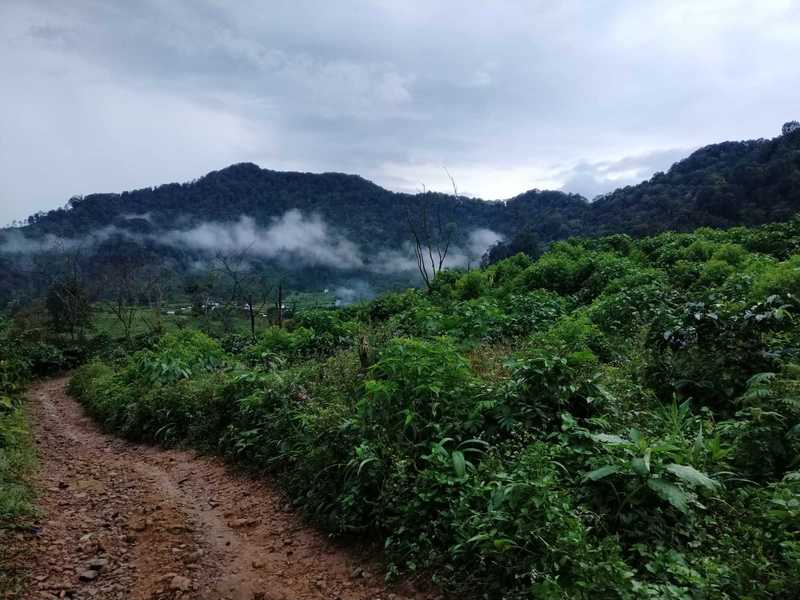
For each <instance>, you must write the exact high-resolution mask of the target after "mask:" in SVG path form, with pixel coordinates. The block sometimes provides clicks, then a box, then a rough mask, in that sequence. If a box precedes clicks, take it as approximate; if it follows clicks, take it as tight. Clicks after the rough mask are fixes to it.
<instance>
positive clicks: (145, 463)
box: [19, 378, 438, 600]
mask: <svg viewBox="0 0 800 600" xmlns="http://www.w3.org/2000/svg"><path fill="white" fill-rule="evenodd" d="M66 383H67V379H66V378H60V379H55V380H51V381H48V382H45V383H42V384H39V385H37V386H36V387H34V388H33V389H32V390H31V392H30V393H29V399H30V416H31V421H32V426H33V429H34V434H35V438H36V443H37V448H38V456H39V472H38V475H37V481H36V484H37V487H38V490H39V501H38V505H39V507H40V509H41V511H42V513H41V518H40V522H39V524H38V525H39V527H40V529H39V530H38V531H37V530H34V534H32V535H30V536H26V538H25V539H24V540H23V541H20V542H19V543H20V544H23V545H25V546H26V548H25V550H27V552H25V555H27V556H28V557H29V558H28V560H27V561H26V564H25V570H26V571H27V572H28V577H29V588H28V594H27V597H28V598H36V599H45V598H48V599H52V598H58V597H62V598H63V597H68V598H101V599H105V598H108V599H112V598H113V599H115V598H130V599H133V600H151V599H162V598H202V599H214V600H216V599H223V598H228V599H231V600H259V599H262V600H279V599H280V600H307V599H308V600H310V599H315V600H316V599H341V600H366V599H379V598H380V599H382V600H401V599H410V598H415V599H433V598H438V596H437V595H436V594H435V593H425V592H420V591H418V590H414V589H413V588H412V587H411V586H400V587H397V588H389V587H387V586H386V585H385V584H384V583H383V576H382V573H381V570H380V566H379V565H378V564H375V563H373V562H371V561H370V560H369V559H366V558H365V557H364V556H363V553H362V555H360V556H359V555H357V554H355V553H352V552H349V551H348V550H346V549H344V548H342V547H341V546H337V545H336V544H334V543H332V542H331V541H330V540H329V539H328V538H327V537H326V536H325V535H324V534H322V533H320V532H319V531H316V530H314V529H313V528H310V527H309V526H308V525H307V524H305V523H303V522H302V520H301V519H300V518H299V517H298V516H297V515H295V514H293V513H292V512H291V511H290V510H288V507H287V505H286V501H285V499H284V498H283V497H282V496H281V494H280V493H279V492H278V491H277V490H276V489H275V488H274V486H273V485H272V484H271V483H270V482H269V481H263V480H262V481H256V480H254V479H252V478H248V477H246V476H242V475H238V474H236V473H232V472H231V470H230V469H228V468H226V466H225V465H224V464H223V463H222V462H221V461H219V460H216V459H213V458H208V457H203V456H199V455H197V454H195V453H192V452H186V451H178V450H160V449H157V448H153V447H146V446H138V445H132V444H129V443H127V442H125V441H122V440H120V439H117V438H114V437H112V436H108V435H106V434H104V433H102V432H101V431H100V430H99V429H98V428H97V426H96V425H95V424H94V423H93V422H92V421H91V420H90V419H89V418H88V417H86V416H85V415H84V414H83V411H82V409H81V407H80V406H79V405H78V404H77V403H76V402H75V401H74V400H73V399H72V398H70V397H69V396H68V395H67V394H66V392H65V389H64V388H65V385H66Z"/></svg>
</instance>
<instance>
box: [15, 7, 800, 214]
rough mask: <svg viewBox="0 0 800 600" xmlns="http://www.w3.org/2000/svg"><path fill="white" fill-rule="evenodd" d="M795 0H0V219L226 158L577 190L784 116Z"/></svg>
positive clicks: (614, 182) (793, 50)
mask: <svg viewBox="0 0 800 600" xmlns="http://www.w3.org/2000/svg"><path fill="white" fill-rule="evenodd" d="M799 59H800V2H797V1H795V2H791V1H787V2H784V1H781V0H759V1H755V0H754V1H752V2H737V1H734V0H727V1H714V0H703V1H698V0H688V1H685V2H684V1H679V0H670V1H669V2H666V1H665V2H642V1H641V0H632V1H610V0H608V1H604V0H591V1H590V0H586V1H577V0H576V1H569V0H563V1H560V2H551V1H549V0H547V1H542V2H536V1H533V0H530V1H520V2H514V1H504V2H503V1H495V2H478V1H475V2H468V1H466V0H452V1H439V2H437V1H436V0H424V1H411V0H372V1H366V0H365V1H348V0H342V1H341V2H325V1H323V0H318V1H314V2H311V1H303V0H290V1H285V2H279V1H272V2H270V1H267V0H253V1H246V0H236V1H227V0H187V1H180V0H161V1H158V0H147V1H145V0H137V1H129V0H118V1H113V0H96V1H81V0H69V1H68V2H65V1H63V0H54V1H52V2H51V1H46V0H41V1H37V0H24V1H23V0H19V1H17V0H0V77H1V78H2V79H0V81H1V82H2V84H1V85H0V99H1V102H2V105H0V106H1V107H2V110H0V224H2V223H8V222H10V221H11V220H12V219H15V218H22V217H25V216H27V215H28V214H30V213H32V212H35V211H37V210H42V209H49V208H54V207H56V206H59V205H62V204H64V203H65V202H66V200H67V199H68V198H69V197H70V196H72V195H76V194H88V193H91V192H98V191H122V190H124V189H132V188H136V187H143V186H149V185H156V184H159V183H166V182H171V181H186V180H190V179H195V178H197V177H199V176H201V175H203V174H205V173H206V172H208V171H210V170H215V169H219V168H222V167H225V166H227V165H228V164H231V163H234V162H243V161H251V162H255V163H257V164H259V165H260V166H262V167H265V168H271V169H291V170H304V171H344V172H349V173H358V174H361V175H363V176H364V177H367V178H368V179H371V180H373V181H375V182H377V183H379V184H381V185H384V186H385V187H388V188H390V189H394V190H409V191H413V190H415V189H418V188H419V187H420V186H421V185H422V184H425V185H426V186H427V187H428V188H429V189H445V187H446V186H445V184H446V179H445V175H444V172H443V168H442V167H443V166H447V168H448V169H449V170H450V172H451V173H452V174H453V175H454V177H455V178H456V180H457V181H458V183H459V186H460V188H461V191H462V192H464V193H467V194H470V195H477V196H481V197H484V198H506V197H510V196H513V195H515V194H518V193H520V192H522V191H525V190H527V189H530V188H534V187H538V188H542V189H544V188H552V189H559V188H560V189H565V190H567V191H574V192H578V193H582V194H584V195H586V196H588V197H593V196H594V195H595V194H598V193H602V192H605V191H608V190H610V189H613V188H615V187H617V186H619V185H625V184H628V183H634V182H638V181H640V180H641V179H645V178H647V177H649V176H650V175H651V174H652V173H653V172H655V171H657V170H663V169H666V168H667V167H668V166H669V165H670V164H671V163H672V162H674V161H675V160H676V159H678V158H680V157H682V156H684V155H685V154H687V153H688V152H689V151H690V150H692V149H694V148H696V147H698V146H701V145H704V144H707V143H712V142H717V141H722V140H726V139H747V138H756V137H774V136H775V135H777V133H778V132H779V130H780V126H781V124H782V123H783V122H784V121H787V120H790V119H793V118H800V60H799Z"/></svg>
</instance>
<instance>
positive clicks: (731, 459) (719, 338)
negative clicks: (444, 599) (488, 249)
mask: <svg viewBox="0 0 800 600" xmlns="http://www.w3.org/2000/svg"><path fill="white" fill-rule="evenodd" d="M798 309H800V220H799V219H795V220H793V221H791V222H789V223H786V224H780V225H769V226H764V227H761V228H759V229H745V228H735V229H729V230H726V231H719V230H711V229H701V230H698V231H696V232H694V233H691V234H677V233H665V234H661V235H658V236H655V237H650V238H643V239H640V240H634V239H631V238H629V237H627V236H623V235H616V236H611V237H606V238H601V239H572V240H568V241H564V242H557V243H554V244H552V245H551V246H550V248H549V249H548V251H547V252H546V253H545V254H543V255H542V256H541V257H540V258H538V259H537V260H535V261H534V260H532V259H530V258H528V257H526V256H525V255H522V254H520V255H516V256H512V257H510V258H507V259H505V260H502V261H500V262H497V263H495V264H493V265H491V266H488V267H487V268H485V269H482V270H473V271H469V272H453V271H443V272H441V273H439V274H438V275H437V277H436V278H435V279H434V280H433V281H432V282H431V285H430V286H429V289H427V290H425V291H421V290H408V291H405V292H401V293H395V294H390V295H387V296H383V297H381V298H378V299H377V300H375V301H372V302H370V303H365V304H361V305H356V306H352V307H348V308H346V309H341V310H315V311H306V312H299V313H298V314H297V315H295V316H294V318H293V319H291V320H290V321H287V323H286V327H285V328H278V327H270V328H267V329H265V330H263V331H262V332H260V334H259V336H258V337H257V339H256V341H255V342H254V341H252V339H251V337H250V336H246V335H228V336H226V337H224V338H219V339H215V338H213V337H211V336H209V335H207V334H206V333H203V332H201V331H199V330H196V329H193V328H183V329H181V330H176V331H172V332H169V333H167V334H166V335H164V336H162V337H160V338H158V339H153V340H152V343H151V344H149V345H148V346H147V347H146V348H144V349H141V350H139V351H138V352H135V353H133V354H128V353H120V352H117V353H107V355H106V356H105V358H103V359H102V360H94V361H92V362H91V363H90V364H88V365H86V366H84V367H82V368H81V369H79V370H78V372H77V374H76V375H75V377H74V378H73V380H72V384H71V391H72V393H74V394H75V395H76V396H77V397H78V398H79V399H80V400H81V401H82V402H83V403H84V405H85V406H86V408H87V409H88V410H89V411H90V413H91V414H92V415H93V416H94V417H95V418H96V419H98V420H99V421H100V422H101V423H103V424H104V425H105V427H107V428H108V429H109V430H112V431H115V432H118V433H120V434H122V435H124V436H126V437H128V438H130V439H133V440H142V441H148V442H156V443H160V444H164V445H191V446H194V447H197V448H200V449H202V450H205V451H208V452H213V453H219V454H221V455H223V456H225V457H227V458H229V459H230V460H232V461H235V462H237V463H239V464H241V465H244V466H246V467H249V468H251V469H253V470H254V471H256V472H268V473H272V474H274V475H275V476H277V477H278V479H279V481H281V482H282V484H283V486H284V488H285V490H286V492H287V494H288V495H289V496H290V498H291V499H292V502H293V504H294V506H295V507H296V508H297V509H298V510H300V511H302V512H303V513H304V514H305V515H307V516H308V517H309V518H310V519H312V520H314V521H315V522H317V523H318V524H319V525H320V526H322V527H324V528H325V529H327V530H328V531H330V532H332V533H334V534H337V535H343V536H347V535H367V536H373V537H375V538H379V539H382V540H383V541H384V545H385V549H386V558H387V560H388V561H389V574H390V576H392V575H400V574H404V575H407V574H414V573H421V574H425V575H431V576H433V577H434V578H435V579H436V581H437V582H438V583H439V584H440V585H442V586H443V587H444V588H445V589H448V590H451V591H453V592H457V593H458V594H460V595H461V596H462V597H464V596H474V597H484V598H500V597H503V598H530V597H536V598H553V599H555V598H620V597H621V598H637V599H638V598H659V599H662V598H676V599H677V598H681V599H683V598H686V599H689V598H691V599H697V598H794V597H796V590H797V589H798V586H800V356H798V352H799V351H800V350H799V348H800V328H798V324H797V321H796V319H797V314H798Z"/></svg>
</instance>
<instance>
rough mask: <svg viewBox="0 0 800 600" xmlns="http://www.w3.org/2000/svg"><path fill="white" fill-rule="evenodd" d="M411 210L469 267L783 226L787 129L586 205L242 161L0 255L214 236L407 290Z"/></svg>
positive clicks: (174, 247)
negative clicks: (534, 252)
mask: <svg viewBox="0 0 800 600" xmlns="http://www.w3.org/2000/svg"><path fill="white" fill-rule="evenodd" d="M424 207H429V208H428V210H430V211H431V213H432V214H436V215H437V216H439V215H441V218H442V219H443V220H444V221H445V222H448V223H453V225H454V227H455V229H454V231H455V234H454V245H455V246H456V250H454V251H453V253H452V254H451V257H452V260H453V263H452V266H466V265H467V264H469V263H473V264H474V262H476V261H477V260H478V259H479V258H480V255H481V254H482V253H483V252H484V251H485V250H486V248H487V247H488V245H490V244H492V243H494V242H496V241H497V240H499V239H506V240H513V238H514V236H516V235H517V234H519V233H520V232H521V231H523V230H525V233H526V235H529V234H530V233H531V232H532V233H534V234H535V235H536V237H537V238H538V239H539V240H540V241H542V242H545V243H546V242H549V241H552V240H557V239H564V238H567V237H570V236H574V235H605V234H611V233H628V234H631V235H634V236H640V235H649V234H653V233H657V232H660V231H664V230H677V231H688V230H691V229H693V228H696V227H699V226H712V227H729V226H733V225H759V224H763V223H766V222H772V221H780V220H786V219H787V218H789V217H790V216H791V215H792V214H794V213H795V212H797V211H798V210H800V131H794V132H790V133H787V134H786V135H782V136H779V137H777V138H774V139H771V140H751V141H743V142H723V143H720V144H714V145H710V146H706V147H704V148H701V149H700V150H697V151H696V152H694V153H693V154H692V155H691V156H689V157H688V158H686V159H684V160H682V161H680V162H678V163H676V164H675V165H673V166H672V167H671V168H670V169H669V171H668V172H666V173H657V174H656V175H654V176H653V177H652V178H651V179H650V180H648V181H645V182H642V183H640V184H639V185H636V186H628V187H625V188H621V189H618V190H616V191H614V192H612V193H610V194H607V195H605V196H602V197H600V198H598V199H596V200H595V201H594V202H592V203H590V202H588V201H587V200H586V199H585V198H583V197H582V196H579V195H576V194H566V193H563V192H558V191H539V190H531V191H528V192H525V193H523V194H520V195H519V196H516V197H514V198H511V199H509V200H505V201H500V202H489V201H483V200H480V199H471V198H464V197H461V198H458V199H456V198H454V197H453V196H449V195H446V194H437V193H426V194H416V195H414V194H403V193H395V192H391V191H388V190H386V189H384V188H382V187H380V186H378V185H375V184H374V183H371V182H369V181H367V180H365V179H363V178H361V177H359V176H356V175H345V174H341V173H324V174H311V173H296V172H278V171H270V170H267V169H261V168H259V167H258V166H256V165H253V164H248V163H243V164H237V165H232V166H230V167H228V168H225V169H222V170H220V171H214V172H212V173H209V174H208V175H206V176H204V177H201V178H200V179H198V180H195V181H192V182H188V183H184V184H177V183H172V184H167V185H162V186H158V187H155V188H145V189H140V190H135V191H130V192H123V193H121V194H92V195H89V196H85V197H83V198H73V199H72V200H70V202H69V204H68V206H67V207H66V208H60V209H56V210H52V211H49V212H47V213H39V214H37V215H34V216H32V217H31V218H30V220H29V224H28V225H27V226H26V227H24V228H21V229H17V230H6V231H4V232H0V252H3V251H4V252H5V254H6V255H8V254H14V253H16V254H18V255H19V254H25V253H28V254H29V253H32V252H35V251H37V250H46V249H48V248H51V247H52V246H53V245H55V244H56V243H57V242H65V243H66V244H67V245H69V244H74V243H77V242H76V241H77V240H83V239H85V238H87V237H89V236H92V237H93V240H94V242H93V247H94V249H95V254H96V255H98V256H112V255H119V254H129V253H132V252H141V251H142V249H143V248H144V249H145V250H146V251H147V252H149V253H151V254H153V255H154V256H156V257H161V258H164V259H168V260H169V261H171V264H173V265H174V267H175V270H176V271H177V272H186V271H188V270H190V268H191V265H197V264H198V261H199V260H202V259H204V258H208V257H209V256H210V255H213V252H214V250H216V249H217V248H218V246H219V243H220V239H222V240H227V243H228V246H230V247H241V246H242V245H256V246H258V247H260V248H261V250H260V253H257V254H258V258H260V259H262V260H263V261H265V262H266V263H269V264H271V265H272V267H273V268H275V269H277V270H279V271H284V272H291V273H293V275H294V276H295V277H296V278H298V279H297V282H298V283H299V284H300V285H301V286H306V287H308V286H311V287H314V286H317V287H318V286H322V285H327V284H329V283H330V282H332V281H337V280H346V279H352V278H354V277H358V278H365V279H368V280H369V281H371V282H372V281H376V280H382V281H386V280H387V278H388V279H392V278H395V279H396V278H397V277H398V276H401V275H402V277H401V279H403V281H406V282H407V281H409V278H410V277H413V271H414V261H413V254H412V253H411V250H410V248H409V247H408V245H407V244H408V243H409V240H410V236H409V215H419V214H420V213H421V212H422V211H424V210H425V208H424ZM293 211H294V212H293ZM242 217H247V220H245V221H243V220H242ZM220 224H224V225H225V227H227V228H223V229H220V228H219V225H220ZM309 236H310V237H311V238H312V239H311V242H310V246H309V245H308V244H307V238H308V237H309ZM264 240H266V241H264ZM316 242H320V243H319V244H317V243H316ZM404 245H405V246H404ZM6 270H7V271H8V273H11V272H12V270H9V269H6ZM2 279H3V280H4V281H0V287H2V286H6V287H7V286H8V285H9V282H11V281H12V280H13V279H14V278H13V277H12V276H11V275H8V276H3V277H2Z"/></svg>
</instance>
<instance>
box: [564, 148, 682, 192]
mask: <svg viewBox="0 0 800 600" xmlns="http://www.w3.org/2000/svg"><path fill="white" fill-rule="evenodd" d="M690 152H691V150H690V149H684V148H681V149H673V150H660V151H657V152H648V153H647V154H643V155H639V156H627V157H625V158H622V159H620V160H614V161H598V162H594V163H589V162H580V163H578V164H577V165H575V166H574V167H572V168H571V169H567V170H565V171H563V172H562V173H559V174H558V176H557V177H558V178H560V179H563V180H564V183H563V185H562V186H561V189H562V190H563V191H565V192H572V193H577V194H581V195H582V196H584V197H586V198H588V199H589V200H592V199H594V198H595V197H596V196H599V195H602V194H605V193H608V192H610V191H613V190H615V189H617V188H621V187H625V186H627V185H635V184H637V183H640V182H641V181H643V180H645V179H648V178H649V177H650V176H651V175H653V173H656V172H658V171H666V170H668V169H669V167H670V166H671V165H672V164H674V163H675V162H677V161H679V160H680V159H682V158H685V157H686V156H688V155H689V154H690Z"/></svg>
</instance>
